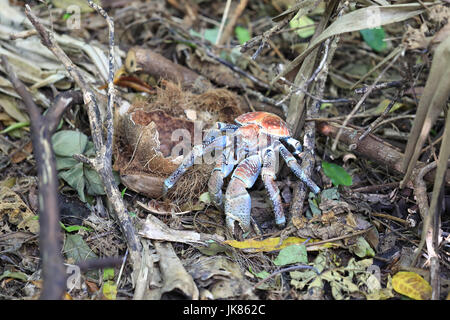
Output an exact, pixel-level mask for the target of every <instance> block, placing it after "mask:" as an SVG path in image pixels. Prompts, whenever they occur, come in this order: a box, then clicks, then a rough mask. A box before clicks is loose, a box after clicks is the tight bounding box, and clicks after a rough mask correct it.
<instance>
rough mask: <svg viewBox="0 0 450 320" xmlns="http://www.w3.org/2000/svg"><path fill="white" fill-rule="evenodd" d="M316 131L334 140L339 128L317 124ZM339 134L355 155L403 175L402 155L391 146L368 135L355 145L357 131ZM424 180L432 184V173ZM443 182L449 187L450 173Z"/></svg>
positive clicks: (420, 166) (333, 125) (449, 172)
mask: <svg viewBox="0 0 450 320" xmlns="http://www.w3.org/2000/svg"><path fill="white" fill-rule="evenodd" d="M317 130H318V131H319V132H320V133H321V134H323V135H326V136H330V137H332V138H334V137H336V135H337V132H338V131H339V126H338V125H336V124H333V123H326V122H319V123H318V124H317ZM341 132H342V135H341V142H342V143H345V144H346V145H348V146H350V147H351V148H352V150H353V151H354V152H356V153H357V154H359V155H361V156H363V157H366V158H368V159H371V160H373V161H375V162H377V163H378V164H380V165H382V166H384V167H386V168H388V169H390V170H394V171H396V172H398V173H400V174H404V173H405V170H404V168H403V157H404V155H403V153H401V152H400V151H398V150H397V149H395V148H394V147H393V146H392V145H390V144H388V143H386V142H384V141H383V140H381V139H379V138H377V137H376V136H374V135H372V134H369V135H368V136H367V137H366V138H365V139H364V140H362V141H360V142H359V143H357V142H358V140H359V137H360V135H361V133H359V132H358V131H357V130H355V129H350V128H342V131H341ZM424 165H425V164H424V163H422V162H418V164H417V167H416V168H417V169H416V170H419V169H420V168H422V167H423V166H424ZM416 174H417V171H416ZM425 180H426V181H428V182H433V181H434V171H433V172H429V173H427V174H426V175H425ZM445 182H446V184H447V185H450V171H448V170H447V174H446V178H445Z"/></svg>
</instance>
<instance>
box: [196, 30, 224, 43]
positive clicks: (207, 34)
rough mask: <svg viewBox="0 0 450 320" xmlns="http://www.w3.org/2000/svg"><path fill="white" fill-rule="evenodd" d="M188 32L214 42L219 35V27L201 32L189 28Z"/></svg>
mask: <svg viewBox="0 0 450 320" xmlns="http://www.w3.org/2000/svg"><path fill="white" fill-rule="evenodd" d="M189 34H190V35H191V36H194V37H199V38H202V39H205V40H208V41H209V42H211V43H216V39H217V36H218V35H219V28H213V29H205V30H204V32H203V34H202V33H198V32H197V31H195V30H193V29H191V30H189Z"/></svg>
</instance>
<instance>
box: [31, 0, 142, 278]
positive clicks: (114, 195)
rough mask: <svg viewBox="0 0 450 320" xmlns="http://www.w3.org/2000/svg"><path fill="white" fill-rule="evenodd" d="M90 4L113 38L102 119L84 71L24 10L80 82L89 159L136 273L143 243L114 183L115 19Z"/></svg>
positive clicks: (32, 15)
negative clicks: (92, 152)
mask: <svg viewBox="0 0 450 320" xmlns="http://www.w3.org/2000/svg"><path fill="white" fill-rule="evenodd" d="M89 4H90V5H91V6H92V7H93V8H95V9H96V10H97V11H99V13H100V14H101V15H102V16H103V17H105V18H106V19H107V21H108V26H109V42H110V56H109V68H110V69H109V71H110V72H109V79H108V96H109V99H108V107H107V109H106V115H105V118H104V121H102V119H101V113H100V109H99V106H98V104H97V100H96V97H95V95H94V93H93V92H92V90H91V89H90V87H89V86H88V84H87V83H86V81H85V79H84V78H83V76H82V74H81V73H80V71H79V69H78V67H77V66H76V65H75V64H73V62H72V61H71V60H70V58H69V57H68V56H67V55H66V54H65V52H64V51H63V50H62V49H61V48H60V47H59V45H58V44H57V43H56V41H55V40H54V35H53V33H51V32H49V31H47V30H46V29H45V27H44V26H43V25H42V23H41V22H40V21H39V19H38V18H37V17H36V16H35V15H34V14H33V12H32V11H31V9H30V7H29V6H28V5H26V6H25V8H26V9H25V14H26V15H27V17H28V19H29V20H30V22H31V23H32V24H33V26H34V27H35V29H36V30H37V31H38V33H39V36H40V38H41V41H42V43H43V44H44V45H45V46H46V47H47V48H48V49H50V51H52V53H53V54H54V55H55V56H56V58H57V59H58V60H59V61H60V62H61V63H62V64H63V65H64V67H65V68H66V70H67V72H68V73H69V74H70V76H71V77H72V78H73V79H74V81H75V82H76V83H77V85H78V86H79V87H80V89H81V91H82V92H83V100H84V103H85V104H86V106H87V111H88V117H89V124H90V127H91V134H92V140H93V142H94V146H95V149H96V157H95V158H94V159H90V160H89V161H88V163H89V164H90V165H92V167H93V169H94V170H95V171H97V172H98V174H99V175H100V177H101V179H102V182H103V185H104V188H105V192H106V195H107V197H108V199H109V201H110V202H111V205H112V208H113V211H114V213H115V215H116V216H117V218H118V220H119V222H120V226H121V228H122V232H123V234H124V236H125V238H126V241H127V245H128V249H129V253H130V260H131V263H132V266H133V273H138V272H139V270H140V267H141V263H140V262H141V244H140V242H139V238H138V236H137V234H136V232H135V229H134V226H133V221H132V220H131V217H130V215H129V214H128V213H127V210H126V208H125V205H124V203H123V200H122V197H121V194H120V192H119V190H118V188H117V186H116V184H115V180H114V176H113V174H112V159H111V157H112V135H113V121H112V105H113V103H114V101H113V99H114V93H113V92H114V88H113V84H112V80H113V79H112V75H113V70H112V67H113V66H112V62H113V57H112V53H113V45H114V42H113V39H114V30H113V22H112V20H111V19H109V17H108V16H107V14H106V12H104V11H103V9H101V8H100V7H98V6H97V5H94V4H93V3H92V2H91V1H89ZM103 128H105V129H106V130H107V133H106V139H104V137H103V134H102V132H103V131H102V130H103Z"/></svg>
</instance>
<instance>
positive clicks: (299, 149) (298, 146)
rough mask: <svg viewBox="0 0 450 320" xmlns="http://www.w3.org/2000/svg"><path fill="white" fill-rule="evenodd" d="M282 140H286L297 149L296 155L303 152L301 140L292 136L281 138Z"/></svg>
mask: <svg viewBox="0 0 450 320" xmlns="http://www.w3.org/2000/svg"><path fill="white" fill-rule="evenodd" d="M281 140H283V141H284V142H286V143H287V144H288V145H290V146H291V147H292V148H294V149H295V151H294V156H298V155H299V154H300V152H302V144H301V143H300V141H298V140H296V139H294V138H292V137H287V138H281Z"/></svg>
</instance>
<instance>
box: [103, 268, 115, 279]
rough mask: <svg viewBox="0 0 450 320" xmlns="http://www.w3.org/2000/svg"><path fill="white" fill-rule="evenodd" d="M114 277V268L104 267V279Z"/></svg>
mask: <svg viewBox="0 0 450 320" xmlns="http://www.w3.org/2000/svg"><path fill="white" fill-rule="evenodd" d="M113 279H114V268H105V269H103V280H104V281H107V280H113Z"/></svg>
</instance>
